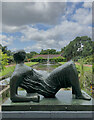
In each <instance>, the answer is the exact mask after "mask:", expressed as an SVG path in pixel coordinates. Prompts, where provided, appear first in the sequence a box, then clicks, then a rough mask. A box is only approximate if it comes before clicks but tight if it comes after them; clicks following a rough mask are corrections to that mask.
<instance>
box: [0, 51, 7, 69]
mask: <svg viewBox="0 0 94 120" xmlns="http://www.w3.org/2000/svg"><path fill="white" fill-rule="evenodd" d="M5 65H8V56H7V54H3V52H2V51H1V50H0V71H1V70H4V69H5Z"/></svg>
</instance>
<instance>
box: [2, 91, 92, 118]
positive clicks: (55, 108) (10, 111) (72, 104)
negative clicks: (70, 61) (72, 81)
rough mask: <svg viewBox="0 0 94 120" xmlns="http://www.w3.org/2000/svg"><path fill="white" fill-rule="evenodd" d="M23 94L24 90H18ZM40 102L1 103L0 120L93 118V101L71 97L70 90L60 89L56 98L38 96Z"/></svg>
mask: <svg viewBox="0 0 94 120" xmlns="http://www.w3.org/2000/svg"><path fill="white" fill-rule="evenodd" d="M20 94H23V95H25V92H23V91H20ZM40 98H41V99H40V102H39V103H35V102H24V103H12V102H11V101H10V99H8V100H7V101H6V102H5V103H4V104H2V120H21V119H23V120H34V119H35V120H39V119H40V120H45V119H46V120H47V119H49V120H50V119H51V120H58V119H63V120H93V118H94V116H93V115H94V104H93V103H94V102H93V99H91V101H85V100H77V99H73V98H72V93H71V91H62V90H60V91H59V92H58V93H57V94H56V98H44V97H43V96H40Z"/></svg>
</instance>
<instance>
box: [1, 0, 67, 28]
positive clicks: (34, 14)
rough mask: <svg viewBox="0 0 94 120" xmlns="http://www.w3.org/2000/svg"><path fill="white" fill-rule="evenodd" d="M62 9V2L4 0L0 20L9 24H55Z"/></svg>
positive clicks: (63, 6) (62, 11)
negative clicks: (12, 0) (13, 0)
mask: <svg viewBox="0 0 94 120" xmlns="http://www.w3.org/2000/svg"><path fill="white" fill-rule="evenodd" d="M64 11H65V3H64V2H61V3H59V2H56V3H54V2H52V3H51V2H36V3H34V2H29V3H28V2H21V3H17V2H5V3H3V4H2V22H3V24H5V25H10V26H21V25H27V24H36V23H45V24H56V23H58V18H59V17H60V15H61V14H63V13H64ZM14 29H15V28H14Z"/></svg>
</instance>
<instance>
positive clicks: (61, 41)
mask: <svg viewBox="0 0 94 120" xmlns="http://www.w3.org/2000/svg"><path fill="white" fill-rule="evenodd" d="M22 33H23V35H24V37H22V39H21V42H28V41H35V43H36V44H35V45H33V46H29V47H27V48H25V50H28V51H30V50H35V51H40V50H41V49H47V48H55V49H57V50H60V49H61V48H63V47H64V46H65V45H67V44H68V43H69V42H70V41H71V40H73V39H74V38H75V37H77V36H85V35H87V36H89V37H92V27H90V26H86V25H81V24H79V23H77V22H72V21H67V20H66V21H63V22H62V23H61V24H60V25H56V26H55V27H54V28H51V29H49V30H47V31H43V30H41V31H39V30H38V29H35V28H31V27H29V26H28V27H27V29H25V30H22Z"/></svg>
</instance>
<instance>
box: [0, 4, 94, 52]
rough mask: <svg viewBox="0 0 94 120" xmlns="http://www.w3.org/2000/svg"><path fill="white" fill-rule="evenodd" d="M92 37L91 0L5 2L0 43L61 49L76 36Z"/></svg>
mask: <svg viewBox="0 0 94 120" xmlns="http://www.w3.org/2000/svg"><path fill="white" fill-rule="evenodd" d="M85 35H87V36H89V37H92V2H20V3H18V2H4V3H2V35H1V34H0V37H1V36H2V40H1V41H0V43H1V42H2V45H4V46H5V45H6V46H8V49H10V50H12V51H15V50H18V49H24V50H25V51H26V52H30V51H36V52H40V51H41V49H48V48H49V49H50V48H54V49H57V50H61V48H63V47H64V46H66V45H67V44H68V43H69V42H70V41H72V40H73V39H74V38H75V37H77V36H85Z"/></svg>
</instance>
